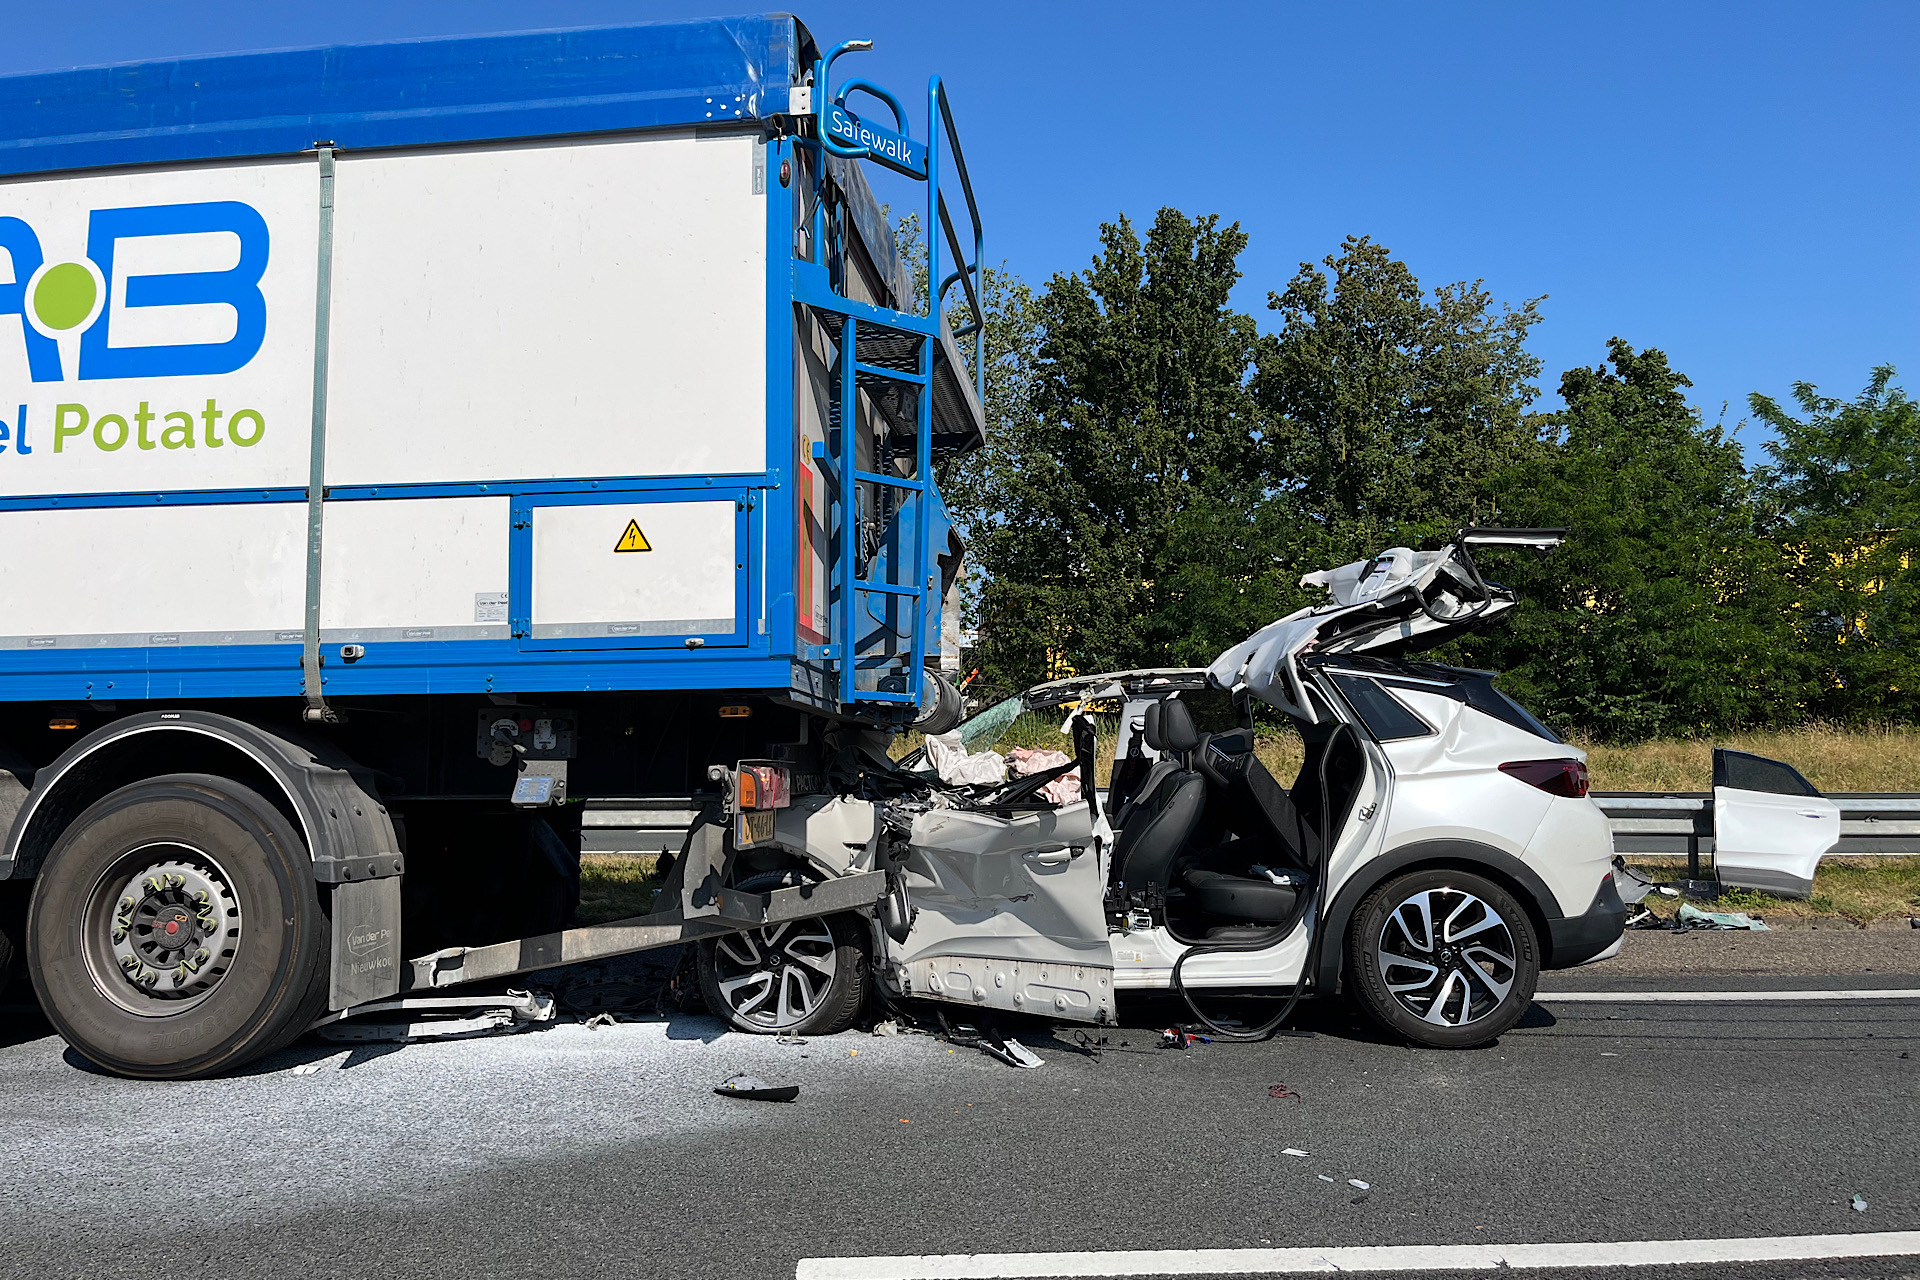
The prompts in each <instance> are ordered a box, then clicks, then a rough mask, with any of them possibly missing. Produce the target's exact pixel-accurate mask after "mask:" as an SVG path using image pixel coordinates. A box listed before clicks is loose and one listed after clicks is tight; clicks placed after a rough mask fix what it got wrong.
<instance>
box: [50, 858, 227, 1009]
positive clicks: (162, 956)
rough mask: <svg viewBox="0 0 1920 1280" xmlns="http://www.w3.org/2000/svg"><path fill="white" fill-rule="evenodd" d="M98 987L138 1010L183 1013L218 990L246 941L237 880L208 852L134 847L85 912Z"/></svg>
mask: <svg viewBox="0 0 1920 1280" xmlns="http://www.w3.org/2000/svg"><path fill="white" fill-rule="evenodd" d="M82 919H83V921H84V923H83V926H82V927H83V928H84V929H85V931H86V937H85V947H84V951H85V954H86V960H87V967H88V968H89V969H90V970H91V971H92V974H93V980H94V984H95V986H96V987H98V988H99V990H100V991H101V992H102V993H104V994H105V995H106V996H107V997H108V998H109V999H111V1000H113V1001H114V1003H116V1004H118V1005H120V1006H121V1007H122V1008H124V1009H126V1010H128V1011H129V1012H132V1013H137V1014H142V1015H147V1016H162V1015H168V1014H175V1013H181V1012H184V1011H185V1010H187V1009H189V1008H191V1007H193V1006H194V1005H197V1004H199V1003H200V1002H201V1001H203V1000H205V999H206V998H207V997H208V996H210V995H212V994H213V992H214V991H215V989H217V988H218V987H219V985H220V983H221V982H222V981H223V980H224V979H225V978H226V976H227V973H228V972H229V971H230V970H231V969H232V967H233V961H234V957H235V955H236V954H237V953H238V950H239V946H240V932H241V919H240V904H239V899H238V895H237V894H235V892H234V889H233V881H232V879H231V878H230V877H229V876H228V875H227V873H226V871H225V870H224V869H223V868H222V867H221V866H220V864H219V863H217V862H215V861H214V860H213V859H212V858H210V857H208V856H207V855H206V854H205V853H204V852H203V851H201V850H198V849H194V848H191V847H188V846H185V845H178V844H172V843H169V844H163V845H150V846H145V847H142V848H139V849H135V850H132V851H130V852H129V853H128V854H127V855H126V856H124V857H122V858H121V859H120V860H119V861H118V862H117V863H116V865H115V866H114V867H113V868H112V869H110V870H109V871H108V872H107V874H106V875H104V876H102V877H101V878H100V880H99V881H98V882H97V883H96V884H95V885H94V889H93V893H92V894H91V896H90V897H89V899H88V902H87V907H86V910H85V912H84V914H83V917H82Z"/></svg>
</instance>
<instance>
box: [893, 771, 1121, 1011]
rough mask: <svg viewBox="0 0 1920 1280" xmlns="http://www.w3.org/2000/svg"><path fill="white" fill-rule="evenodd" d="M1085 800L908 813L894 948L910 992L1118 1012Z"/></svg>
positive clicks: (1013, 1007) (1019, 1007) (994, 1003)
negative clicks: (901, 911)
mask: <svg viewBox="0 0 1920 1280" xmlns="http://www.w3.org/2000/svg"><path fill="white" fill-rule="evenodd" d="M1101 862H1102V856H1101V853H1100V851H1099V850H1097V849H1096V848H1095V844H1094V820H1093V815H1092V814H1091V812H1090V811H1089V809H1088V807H1087V806H1086V805H1085V804H1084V803H1082V804H1075V805H1069V806H1067V807H1066V808H1063V809H1047V810H1039V811H1036V812H1031V813H1022V814H1015V815H1011V816H1009V815H1002V814H993V813H981V812H975V811H972V810H966V809H934V810H930V811H928V812H926V813H922V814H919V815H917V816H916V817H915V818H914V822H913V831H912V837H911V853H910V854H909V857H908V860H907V867H906V875H907V896H908V899H909V901H910V902H911V904H912V905H913V907H914V908H916V911H917V914H916V915H915V917H914V921H913V927H912V928H911V930H909V932H908V934H907V938H906V941H905V942H904V943H900V944H898V945H897V946H896V947H894V948H893V950H892V953H891V954H892V958H893V961H894V963H895V964H896V965H897V966H898V967H899V968H901V969H903V970H904V971H905V977H904V981H903V984H902V985H903V988H904V989H905V990H906V992H907V994H910V995H914V996H924V997H927V998H931V999H936V1000H950V1001H955V1002H958V1003H961V1004H971V1005H982V1006H985V1007H987V1008H994V1009H1004V1010H1008V1011H1016V1012H1033V1013H1048V1014H1051V1015H1053V1016H1056V1017H1068V1018H1076V1019H1079V1020H1083V1021H1088V1022H1104V1021H1109V1020H1111V1018H1112V1016H1113V956H1112V951H1111V949H1110V948H1109V947H1108V945H1107V925H1106V914H1105V908H1104V906H1103V902H1102V899H1103V896H1104V893H1105V873H1104V870H1103V868H1102V866H1101Z"/></svg>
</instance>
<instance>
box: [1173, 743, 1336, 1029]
mask: <svg viewBox="0 0 1920 1280" xmlns="http://www.w3.org/2000/svg"><path fill="white" fill-rule="evenodd" d="M1352 732H1353V726H1352V725H1349V724H1344V723H1343V724H1342V725H1340V727H1339V728H1337V729H1335V730H1334V731H1333V733H1332V734H1331V735H1330V736H1329V737H1328V738H1327V749H1326V750H1325V751H1322V752H1321V753H1320V769H1319V782H1320V825H1321V827H1322V828H1323V834H1322V835H1321V837H1320V857H1319V859H1318V863H1319V865H1318V866H1316V867H1315V868H1314V876H1313V899H1312V902H1311V903H1310V905H1309V907H1308V911H1309V912H1310V913H1311V914H1310V915H1309V917H1308V918H1309V919H1311V920H1312V921H1313V934H1312V936H1311V937H1309V938H1308V939H1307V955H1306V959H1305V960H1304V961H1303V962H1302V963H1301V965H1300V976H1299V978H1297V979H1296V980H1295V981H1294V984H1293V990H1292V991H1291V992H1289V993H1288V995H1287V1002H1286V1003H1285V1004H1283V1005H1281V1006H1280V1012H1279V1013H1276V1014H1275V1015H1273V1017H1271V1018H1269V1019H1268V1020H1267V1021H1265V1022H1263V1023H1261V1024H1260V1025H1259V1026H1257V1027H1251V1028H1239V1027H1227V1026H1222V1025H1221V1024H1220V1023H1218V1022H1215V1021H1214V1020H1213V1019H1212V1018H1209V1017H1208V1016H1207V1015H1206V1014H1204V1013H1202V1012H1200V1006H1199V1005H1197V1004H1195V1003H1194V1002H1193V995H1192V993H1190V992H1189V991H1188V990H1187V987H1186V984H1185V983H1184V982H1182V981H1181V980H1180V970H1181V968H1182V967H1183V966H1184V965H1185V964H1186V963H1187V961H1189V960H1191V959H1193V957H1195V956H1198V955H1221V954H1226V953H1229V952H1235V951H1264V950H1265V949H1266V948H1267V947H1269V946H1271V945H1273V944H1272V943H1270V942H1267V941H1265V940H1263V939H1249V940H1248V941H1246V942H1212V943H1207V942H1202V943H1196V944H1195V945H1193V946H1191V947H1188V948H1187V949H1186V950H1185V951H1182V952H1181V953H1180V955H1179V957H1178V958H1177V959H1175V960H1174V962H1173V976H1172V979H1171V984H1170V985H1171V986H1172V987H1173V989H1174V990H1175V991H1176V992H1178V993H1179V995H1180V998H1181V999H1182V1000H1184V1001H1186V1005H1187V1011H1188V1012H1190V1013H1191V1014H1193V1016H1194V1017H1195V1019H1197V1020H1198V1021H1199V1022H1200V1024H1201V1025H1202V1026H1204V1027H1206V1028H1207V1030H1208V1031H1210V1032H1212V1033H1213V1034H1214V1035H1215V1036H1217V1037H1219V1038H1220V1039H1222V1040H1265V1039H1266V1038H1267V1037H1268V1036H1271V1035H1272V1034H1273V1033H1274V1032H1276V1031H1278V1030H1279V1029H1280V1028H1281V1027H1282V1026H1284V1025H1285V1024H1286V1021H1287V1019H1288V1018H1290V1017H1292V1016H1293V1010H1294V1006H1295V1005H1297V1004H1299V1003H1300V997H1301V996H1302V995H1304V994H1305V993H1306V989H1307V979H1308V978H1309V977H1310V976H1311V975H1312V974H1313V973H1314V972H1315V971H1316V970H1318V969H1319V967H1320V944H1321V943H1322V942H1323V941H1324V940H1325V937H1326V929H1325V927H1324V925H1325V921H1323V920H1322V919H1321V915H1322V913H1323V912H1324V911H1325V909H1326V905H1327V863H1328V862H1329V861H1330V860H1331V858H1332V856H1333V839H1334V837H1337V836H1338V835H1339V833H1338V832H1330V833H1328V832H1324V828H1325V827H1326V826H1327V816H1328V814H1329V813H1330V812H1331V806H1330V805H1329V803H1328V801H1329V794H1328V788H1327V758H1328V757H1329V756H1331V755H1332V754H1333V744H1334V743H1335V742H1337V741H1339V740H1340V737H1341V735H1342V734H1350V733H1352Z"/></svg>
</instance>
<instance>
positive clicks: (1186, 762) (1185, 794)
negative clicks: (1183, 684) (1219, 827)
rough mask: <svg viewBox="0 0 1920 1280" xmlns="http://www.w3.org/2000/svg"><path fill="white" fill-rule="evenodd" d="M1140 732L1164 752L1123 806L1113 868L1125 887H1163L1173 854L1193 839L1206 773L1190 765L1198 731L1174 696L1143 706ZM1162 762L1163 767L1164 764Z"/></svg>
mask: <svg viewBox="0 0 1920 1280" xmlns="http://www.w3.org/2000/svg"><path fill="white" fill-rule="evenodd" d="M1144 736H1145V737H1146V740H1147V745H1148V746H1149V747H1152V748H1153V749H1154V750H1155V751H1158V752H1160V753H1161V754H1162V755H1163V757H1165V758H1163V759H1162V760H1161V761H1160V763H1159V764H1156V765H1155V766H1154V769H1153V772H1152V773H1150V774H1149V775H1148V776H1147V778H1146V780H1145V781H1144V782H1143V784H1142V785H1141V789H1140V794H1139V798H1138V799H1137V800H1135V801H1134V802H1133V803H1132V804H1130V805H1129V806H1128V807H1127V811H1126V813H1125V814H1124V815H1123V816H1122V818H1121V822H1120V831H1119V834H1117V835H1116V836H1115V837H1114V842H1113V868H1114V871H1113V874H1114V878H1115V879H1116V880H1118V881H1119V882H1120V883H1121V884H1123V885H1124V886H1125V887H1126V889H1127V891H1128V892H1129V893H1137V892H1139V891H1141V890H1144V889H1146V888H1148V887H1149V886H1152V887H1154V888H1158V889H1161V890H1165V889H1166V888H1167V886H1168V883H1169V882H1170V881H1171V879H1172V875H1173V866H1174V862H1175V860H1176V859H1178V858H1179V856H1180V855H1181V854H1182V853H1183V852H1185V851H1186V849H1187V846H1188V845H1189V844H1190V843H1191V842H1192V839H1193V834H1194V831H1195V830H1196V829H1197V828H1198V827H1199V825H1200V815H1201V813H1202V812H1203V811H1204V810H1205V808H1206V798H1207V783H1206V779H1205V778H1203V777H1201V776H1200V774H1199V773H1198V772H1197V771H1196V770H1195V769H1194V768H1193V764H1192V756H1193V752H1194V749H1195V748H1197V747H1198V746H1199V745H1200V735H1199V733H1198V732H1197V731H1196V730H1195V729H1194V727H1193V713H1192V712H1191V711H1189V710H1188V709H1187V706H1186V704H1185V703H1183V702H1180V701H1179V700H1178V699H1168V700H1166V701H1164V702H1157V703H1155V704H1153V705H1152V706H1150V707H1148V708H1147V715H1146V725H1145V731H1144ZM1163 766H1164V767H1163Z"/></svg>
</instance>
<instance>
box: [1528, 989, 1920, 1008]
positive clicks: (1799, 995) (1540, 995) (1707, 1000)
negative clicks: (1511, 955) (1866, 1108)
mask: <svg viewBox="0 0 1920 1280" xmlns="http://www.w3.org/2000/svg"><path fill="white" fill-rule="evenodd" d="M1533 998H1534V999H1535V1000H1541V1001H1545V1000H1553V1001H1556V1002H1560V1003H1571V1002H1574V1001H1585V1002H1587V1003H1588V1004H1723V1003H1727V1004H1731V1003H1736V1002H1737V1003H1746V1002H1750V1001H1766V1002H1774V1001H1789V1000H1920V987H1882V988H1878V989H1874V990H1867V991H1536V992H1534V993H1533Z"/></svg>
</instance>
